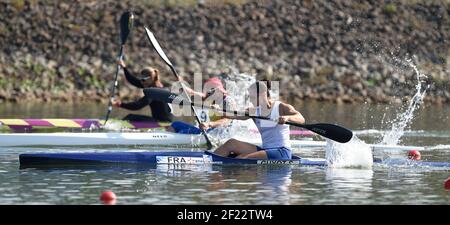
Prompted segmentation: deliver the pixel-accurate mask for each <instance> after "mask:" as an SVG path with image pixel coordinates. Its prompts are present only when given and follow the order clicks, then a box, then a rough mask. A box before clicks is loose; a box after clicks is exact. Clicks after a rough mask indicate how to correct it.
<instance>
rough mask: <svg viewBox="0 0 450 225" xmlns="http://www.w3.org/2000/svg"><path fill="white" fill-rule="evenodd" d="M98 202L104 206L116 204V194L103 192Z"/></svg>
mask: <svg viewBox="0 0 450 225" xmlns="http://www.w3.org/2000/svg"><path fill="white" fill-rule="evenodd" d="M100 200H102V201H103V203H104V204H106V205H114V204H115V203H116V194H114V192H112V191H104V192H103V193H102V195H101V196H100Z"/></svg>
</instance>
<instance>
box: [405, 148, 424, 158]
mask: <svg viewBox="0 0 450 225" xmlns="http://www.w3.org/2000/svg"><path fill="white" fill-rule="evenodd" d="M420 158H422V156H421V155H420V152H419V151H417V150H411V151H409V152H408V159H411V160H420Z"/></svg>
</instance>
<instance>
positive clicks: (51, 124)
mask: <svg viewBox="0 0 450 225" xmlns="http://www.w3.org/2000/svg"><path fill="white" fill-rule="evenodd" d="M104 123H105V121H104V120H98V119H0V126H6V127H7V128H9V129H12V130H18V131H31V130H33V129H43V128H79V129H98V128H101V127H103V128H104V129H107V130H108V126H111V129H116V127H117V126H114V125H116V124H117V125H119V127H120V128H125V129H154V128H166V127H169V126H170V124H171V123H169V122H143V121H127V120H114V119H111V120H109V122H108V123H107V125H106V127H105V126H103V124H104ZM251 131H253V132H257V131H256V130H255V129H251ZM290 134H291V135H301V136H313V135H314V133H313V132H311V131H309V130H291V131H290Z"/></svg>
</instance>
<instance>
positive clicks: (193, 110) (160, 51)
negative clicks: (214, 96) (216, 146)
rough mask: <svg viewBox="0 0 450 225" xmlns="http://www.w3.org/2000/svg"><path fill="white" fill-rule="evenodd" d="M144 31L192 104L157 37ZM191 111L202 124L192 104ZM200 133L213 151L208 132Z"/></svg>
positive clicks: (146, 29) (148, 31)
mask: <svg viewBox="0 0 450 225" xmlns="http://www.w3.org/2000/svg"><path fill="white" fill-rule="evenodd" d="M144 29H145V32H146V33H147V37H148V39H149V41H150V43H151V44H152V46H153V48H154V49H155V50H156V52H157V53H158V55H159V57H161V59H162V60H163V61H164V62H165V63H166V64H167V65H168V66H169V67H170V70H172V73H173V74H174V75H175V77H176V78H177V80H178V81H180V83H181V87H182V89H183V92H184V94H185V95H186V97H188V98H189V99H188V101H189V103H192V102H191V100H190V97H189V95H188V94H187V92H186V89H185V87H184V84H183V82H181V79H180V76H179V75H178V72H177V71H176V70H175V67H174V66H173V64H172V62H170V60H169V58H168V57H167V55H166V54H165V53H164V51H163V50H162V48H161V46H160V45H159V43H158V41H157V40H156V37H155V36H154V35H153V33H152V32H151V31H150V30H149V29H148V28H147V27H144ZM191 110H192V112H193V113H194V116H195V119H196V120H197V122H198V124H200V123H201V121H200V119H199V118H198V114H197V111H196V110H195V108H194V106H193V105H192V104H191ZM200 131H201V132H202V134H203V136H204V137H205V140H206V145H207V148H208V150H209V149H212V147H213V146H212V144H211V141H210V140H209V138H208V135H207V134H206V132H205V131H204V130H203V129H200Z"/></svg>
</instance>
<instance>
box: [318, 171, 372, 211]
mask: <svg viewBox="0 0 450 225" xmlns="http://www.w3.org/2000/svg"><path fill="white" fill-rule="evenodd" d="M373 173H374V172H373V170H372V169H349V168H327V169H326V172H325V175H326V180H327V181H328V182H329V183H330V190H331V195H333V198H334V199H336V200H338V199H339V200H338V203H339V204H341V203H342V204H357V203H358V202H365V201H367V199H370V198H371V195H372V179H373Z"/></svg>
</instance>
